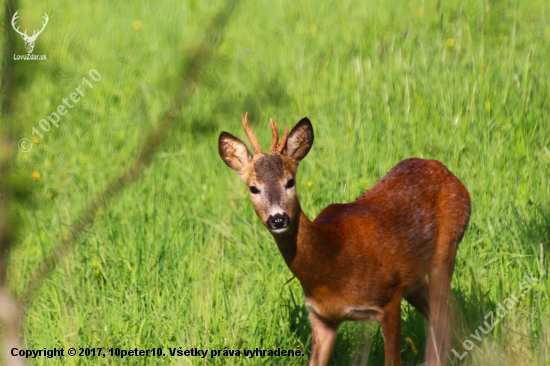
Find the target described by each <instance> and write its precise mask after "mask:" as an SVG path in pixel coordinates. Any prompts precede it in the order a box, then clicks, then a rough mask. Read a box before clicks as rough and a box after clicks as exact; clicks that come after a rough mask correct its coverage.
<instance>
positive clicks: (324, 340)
mask: <svg viewBox="0 0 550 366" xmlns="http://www.w3.org/2000/svg"><path fill="white" fill-rule="evenodd" d="M310 319H311V333H312V334H311V357H310V358H309V363H308V366H326V365H328V360H329V358H330V353H331V352H332V346H333V345H334V340H335V339H336V333H337V331H338V325H337V324H333V323H330V322H327V321H325V320H323V319H321V318H320V317H318V316H317V315H316V314H314V313H310Z"/></svg>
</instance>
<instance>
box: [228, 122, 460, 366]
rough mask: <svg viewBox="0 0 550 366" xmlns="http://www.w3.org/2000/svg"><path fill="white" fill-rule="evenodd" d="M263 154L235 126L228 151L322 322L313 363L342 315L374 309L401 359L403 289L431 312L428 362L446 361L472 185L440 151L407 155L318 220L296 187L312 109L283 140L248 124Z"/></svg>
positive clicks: (389, 349) (389, 360)
mask: <svg viewBox="0 0 550 366" xmlns="http://www.w3.org/2000/svg"><path fill="white" fill-rule="evenodd" d="M242 122H243V127H244V130H245V132H246V135H247V136H248V139H249V140H250V143H251V144H252V147H253V149H254V152H255V155H252V153H251V152H250V151H249V150H248V148H247V147H246V145H245V144H244V143H243V142H242V141H241V140H239V139H238V138H236V137H234V136H232V135H230V134H229V133H227V132H222V133H221V134H220V137H219V146H218V147H219V153H220V156H221V158H222V159H223V161H224V162H225V163H226V164H227V165H228V166H229V167H230V168H231V169H233V170H236V171H237V172H238V173H239V174H240V176H241V178H242V180H243V181H244V182H245V183H246V184H247V186H248V189H249V191H250V198H251V200H252V204H253V206H254V209H255V210H256V214H257V215H258V217H259V219H260V220H261V222H262V223H263V224H264V225H265V226H266V227H267V228H268V229H269V231H270V232H271V234H272V235H273V237H274V239H275V242H276V243H277V246H278V247H279V250H280V252H281V254H282V255H283V258H284V260H285V262H286V264H287V266H288V267H289V269H290V270H291V271H292V273H293V274H294V275H295V276H296V278H298V280H299V281H300V284H301V285H302V288H303V290H304V295H305V302H306V305H307V307H308V309H309V313H310V319H311V328H312V347H311V356H310V359H309V365H327V364H328V362H329V358H330V354H331V351H332V347H333V344H334V340H335V338H336V333H337V328H338V325H339V324H340V323H341V322H342V321H345V320H362V319H373V320H377V321H378V322H380V324H381V326H382V332H383V336H384V349H385V364H386V365H394V366H399V365H401V352H400V349H401V309H400V304H401V299H402V298H405V299H406V300H407V301H408V302H409V303H410V304H411V305H412V306H414V307H415V308H416V309H417V310H418V311H419V312H420V313H421V314H422V315H423V316H424V317H425V318H426V319H427V320H428V321H429V334H428V341H427V349H426V365H428V366H434V365H446V364H447V363H448V360H447V343H448V333H449V329H448V328H449V325H448V324H449V305H448V303H447V300H448V297H449V291H450V286H451V277H452V274H453V269H454V261H455V256H456V251H457V247H458V243H459V242H460V240H461V239H462V236H463V234H464V231H465V230H466V226H467V225H468V220H469V216H470V196H469V194H468V191H467V190H466V188H465V187H464V185H463V184H462V183H461V182H460V181H459V180H458V178H456V177H455V176H454V175H453V174H452V173H451V172H450V171H449V170H448V169H447V168H446V167H445V166H444V165H443V164H442V163H440V162H438V161H436V160H424V159H416V158H413V159H407V160H403V161H401V162H400V163H399V164H397V165H396V166H395V167H394V168H393V169H392V170H391V171H390V172H389V173H388V174H386V176H385V177H383V178H382V179H381V180H380V181H378V182H377V183H376V184H375V185H374V186H372V188H371V189H369V190H368V191H367V192H365V193H364V194H363V195H361V196H360V197H359V198H357V199H356V200H355V201H353V202H351V203H347V204H332V205H330V206H328V207H327V208H325V209H324V210H323V211H322V212H321V213H320V214H319V216H317V218H316V219H315V220H314V221H313V222H312V221H310V220H309V219H308V218H307V217H306V215H305V214H304V212H303V211H302V209H301V208H300V202H298V197H297V196H296V181H295V179H296V170H297V167H298V163H299V162H300V161H301V160H302V159H303V158H304V157H305V156H306V155H307V153H308V152H309V150H310V148H311V146H312V144H313V127H312V126H311V122H310V121H309V119H307V118H303V119H302V120H301V121H300V122H299V123H298V124H297V125H296V126H295V127H294V128H293V129H292V132H290V134H289V133H288V127H286V129H285V134H284V136H283V139H282V141H281V143H279V135H278V128H277V124H276V123H275V122H273V120H271V121H270V122H271V130H272V134H273V140H272V142H271V148H270V150H269V153H262V150H261V148H260V145H259V144H258V141H257V140H256V137H255V136H254V134H253V133H252V130H251V129H250V126H249V124H248V120H247V115H246V114H245V115H244V116H243V119H242Z"/></svg>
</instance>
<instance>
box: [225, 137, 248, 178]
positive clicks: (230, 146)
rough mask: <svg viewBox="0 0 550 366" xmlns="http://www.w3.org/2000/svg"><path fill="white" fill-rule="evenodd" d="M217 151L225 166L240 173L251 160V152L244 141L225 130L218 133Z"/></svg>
mask: <svg viewBox="0 0 550 366" xmlns="http://www.w3.org/2000/svg"><path fill="white" fill-rule="evenodd" d="M218 151H219V153H220V156H221V158H222V159H223V161H224V162H225V163H226V164H227V166H228V167H230V168H231V169H233V170H235V171H236V172H238V173H239V174H241V175H242V174H243V172H244V170H245V169H246V167H247V166H248V163H250V161H251V160H252V153H251V152H250V150H248V148H247V147H246V145H245V144H244V142H242V141H241V140H239V139H238V138H236V137H235V136H233V135H231V134H229V133H227V132H222V133H221V134H220V138H219V139H218Z"/></svg>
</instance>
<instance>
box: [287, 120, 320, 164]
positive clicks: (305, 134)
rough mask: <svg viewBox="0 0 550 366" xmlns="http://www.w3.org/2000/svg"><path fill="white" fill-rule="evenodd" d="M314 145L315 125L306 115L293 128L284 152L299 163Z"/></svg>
mask: <svg viewBox="0 0 550 366" xmlns="http://www.w3.org/2000/svg"><path fill="white" fill-rule="evenodd" d="M312 145H313V126H312V125H311V122H310V121H309V119H308V118H307V117H304V118H302V119H301V120H300V122H298V124H297V125H296V126H294V128H293V129H292V131H291V132H290V134H289V135H288V139H287V140H286V144H285V147H284V149H283V154H285V155H286V156H288V157H289V158H291V159H292V160H294V161H295V162H296V163H299V162H300V161H301V160H302V159H303V158H305V157H306V155H307V153H308V152H309V149H311V146H312Z"/></svg>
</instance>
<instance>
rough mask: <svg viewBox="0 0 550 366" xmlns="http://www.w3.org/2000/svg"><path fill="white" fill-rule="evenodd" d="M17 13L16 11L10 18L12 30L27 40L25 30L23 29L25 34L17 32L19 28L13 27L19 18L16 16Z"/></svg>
mask: <svg viewBox="0 0 550 366" xmlns="http://www.w3.org/2000/svg"><path fill="white" fill-rule="evenodd" d="M17 13H19V10H17V11H16V12H15V14H13V17H12V18H11V26H12V27H13V29H14V30H15V31H16V32H17V33H19V34H20V35H21V36H23V37H26V38H29V36H28V35H27V30H26V29H25V32H21V31H20V30H19V27H16V26H15V21H16V20H17V19H18V18H19V15H17Z"/></svg>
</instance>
